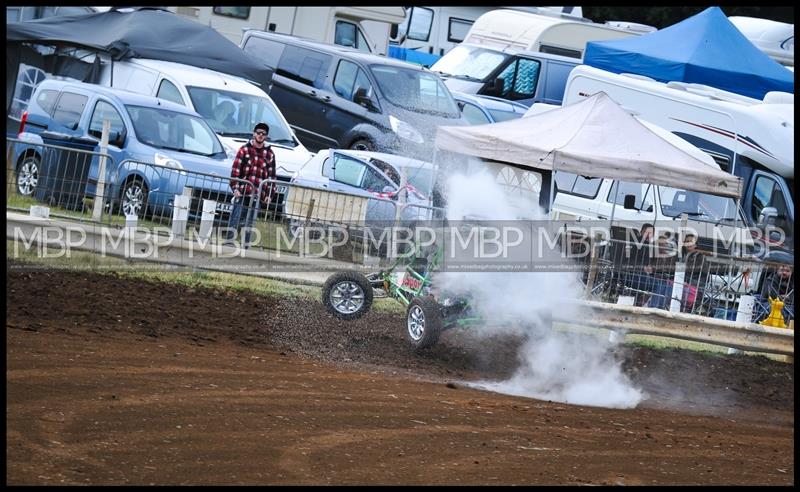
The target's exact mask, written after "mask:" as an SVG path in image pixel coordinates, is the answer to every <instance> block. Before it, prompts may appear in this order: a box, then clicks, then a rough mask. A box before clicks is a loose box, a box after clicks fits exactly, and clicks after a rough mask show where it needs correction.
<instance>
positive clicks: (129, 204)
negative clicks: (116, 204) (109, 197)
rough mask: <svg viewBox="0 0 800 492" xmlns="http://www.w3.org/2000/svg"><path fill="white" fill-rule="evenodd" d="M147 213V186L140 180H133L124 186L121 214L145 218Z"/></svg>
mask: <svg viewBox="0 0 800 492" xmlns="http://www.w3.org/2000/svg"><path fill="white" fill-rule="evenodd" d="M146 211H147V185H145V184H144V182H142V180H141V179H140V178H131V179H129V180H128V181H126V182H125V184H124V185H122V192H121V193H120V213H121V214H122V215H124V216H128V215H135V216H137V217H144V214H145V212H146Z"/></svg>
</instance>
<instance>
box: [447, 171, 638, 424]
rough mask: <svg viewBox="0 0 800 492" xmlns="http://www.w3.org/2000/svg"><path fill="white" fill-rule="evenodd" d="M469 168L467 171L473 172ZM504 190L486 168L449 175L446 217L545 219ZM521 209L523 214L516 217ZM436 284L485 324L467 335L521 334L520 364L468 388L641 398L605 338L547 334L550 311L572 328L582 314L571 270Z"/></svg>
mask: <svg viewBox="0 0 800 492" xmlns="http://www.w3.org/2000/svg"><path fill="white" fill-rule="evenodd" d="M474 164H475V163H472V165H471V166H470V167H472V168H473V169H475V167H476V166H475V165H474ZM484 166H485V165H484ZM506 188H508V187H507V186H506V185H501V184H499V183H497V181H496V179H495V177H494V176H493V175H492V173H490V172H488V171H480V172H478V173H470V175H469V176H465V175H463V174H456V175H451V177H450V178H449V179H448V181H447V183H446V187H445V190H446V195H447V203H448V208H447V215H448V219H449V220H460V219H462V218H464V217H480V218H482V219H483V218H486V219H495V220H513V219H518V218H526V219H544V218H545V217H546V214H545V213H544V211H542V210H541V209H539V208H538V205H533V206H532V205H531V203H534V204H536V203H537V202H536V201H533V202H531V201H527V206H526V207H525V208H524V209H523V208H521V207H520V203H519V201H515V200H516V197H515V193H514V192H512V191H510V189H506ZM532 208H533V209H534V212H531V209H532ZM523 210H525V211H526V212H524V213H520V212H521V211H523ZM436 283H437V284H438V285H439V286H440V288H441V289H442V290H443V291H448V292H452V293H455V294H458V293H468V294H469V295H470V296H471V297H472V300H473V302H472V305H473V306H475V309H477V311H478V314H479V315H481V317H482V318H483V319H485V320H487V323H486V325H485V326H481V327H476V328H475V330H474V332H473V333H475V334H476V335H475V336H488V335H491V334H493V333H497V332H498V331H499V330H501V331H505V332H508V330H512V331H515V330H519V332H520V333H524V334H526V335H527V341H526V342H525V343H524V344H523V346H522V347H521V348H520V353H519V359H520V365H519V367H518V369H517V371H516V373H515V374H514V375H512V377H511V378H510V379H508V380H507V381H502V382H476V383H471V384H472V385H473V386H476V387H480V388H484V389H487V390H490V391H496V392H499V393H506V394H513V395H519V396H528V397H533V398H538V399H542V400H551V401H559V402H564V403H572V404H579V405H592V406H600V407H610V408H632V407H635V406H636V405H637V404H638V403H639V402H640V401H641V400H642V399H643V398H644V396H643V394H642V392H641V391H640V390H638V389H636V388H634V387H633V386H632V383H631V382H630V380H629V379H628V378H627V376H626V375H625V374H624V373H623V372H622V369H621V367H620V363H619V362H618V361H617V360H615V359H614V357H613V354H612V353H611V351H610V349H611V348H612V345H611V344H610V343H609V342H608V340H607V337H602V336H592V335H587V334H585V333H574V332H566V331H557V330H553V329H552V327H551V323H550V322H549V321H548V319H547V318H548V317H549V315H550V313H551V312H552V310H553V309H554V308H555V309H558V310H559V314H560V315H566V316H567V317H569V318H571V319H574V320H575V321H576V324H580V320H581V319H582V318H585V317H586V316H587V315H588V314H587V313H582V312H581V310H580V308H579V307H578V306H575V305H574V304H573V303H571V302H569V301H570V300H574V299H577V298H578V297H579V296H580V294H581V292H582V285H581V283H580V281H579V278H578V274H577V273H576V272H563V271H549V272H539V271H534V272H442V273H439V274H438V275H437V279H436ZM567 310H568V311H569V312H565V311H567Z"/></svg>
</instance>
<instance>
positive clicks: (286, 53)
mask: <svg viewBox="0 0 800 492" xmlns="http://www.w3.org/2000/svg"><path fill="white" fill-rule="evenodd" d="M331 59H332V57H331V56H330V55H325V54H322V53H318V52H316V51H312V50H307V49H305V48H299V47H297V46H286V48H285V49H284V50H283V55H281V59H280V61H279V62H278V68H277V70H275V73H276V74H278V75H283V76H284V77H287V78H290V79H292V80H296V81H297V82H300V83H303V84H306V85H311V86H314V87H316V88H318V89H321V88H322V87H323V84H324V82H325V76H326V75H327V74H328V66H329V65H330V63H331Z"/></svg>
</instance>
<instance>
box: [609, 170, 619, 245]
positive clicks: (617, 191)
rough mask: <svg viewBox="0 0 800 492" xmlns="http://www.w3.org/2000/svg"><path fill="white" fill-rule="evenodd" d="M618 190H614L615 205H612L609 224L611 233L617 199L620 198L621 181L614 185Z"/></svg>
mask: <svg viewBox="0 0 800 492" xmlns="http://www.w3.org/2000/svg"><path fill="white" fill-rule="evenodd" d="M614 184H615V185H616V186H617V188H616V190H614V203H612V204H611V220H610V221H609V223H608V231H609V233H610V232H611V227H612V226H613V225H614V211H615V210H616V209H617V198H618V197H619V180H617V181H616V182H615V183H614Z"/></svg>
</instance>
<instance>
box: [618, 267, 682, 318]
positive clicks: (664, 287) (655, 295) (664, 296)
mask: <svg viewBox="0 0 800 492" xmlns="http://www.w3.org/2000/svg"><path fill="white" fill-rule="evenodd" d="M624 284H625V286H627V287H630V288H631V289H636V290H640V291H645V292H650V293H651V296H650V300H649V301H648V303H647V307H654V308H658V309H664V308H665V306H666V305H667V301H669V300H670V299H671V297H672V285H670V282H669V281H667V280H664V279H662V278H659V277H655V276H653V275H647V274H644V273H629V274H628V275H627V276H626V280H625V281H624Z"/></svg>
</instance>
